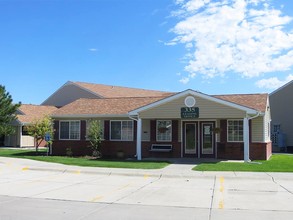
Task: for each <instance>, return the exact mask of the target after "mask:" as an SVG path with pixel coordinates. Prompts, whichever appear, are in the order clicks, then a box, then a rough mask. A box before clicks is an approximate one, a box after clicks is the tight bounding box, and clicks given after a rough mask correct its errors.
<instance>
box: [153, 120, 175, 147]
mask: <svg viewBox="0 0 293 220" xmlns="http://www.w3.org/2000/svg"><path fill="white" fill-rule="evenodd" d="M164 121H166V122H170V124H171V127H170V128H169V129H170V136H169V138H168V139H165V140H162V139H159V138H158V137H159V130H158V124H159V122H164ZM156 140H157V141H158V142H172V120H156Z"/></svg>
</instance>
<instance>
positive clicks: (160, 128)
mask: <svg viewBox="0 0 293 220" xmlns="http://www.w3.org/2000/svg"><path fill="white" fill-rule="evenodd" d="M156 130H157V141H172V121H171V120H157V129H156Z"/></svg>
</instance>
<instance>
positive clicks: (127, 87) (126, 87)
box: [69, 81, 170, 93]
mask: <svg viewBox="0 0 293 220" xmlns="http://www.w3.org/2000/svg"><path fill="white" fill-rule="evenodd" d="M69 82H71V83H84V84H90V85H101V86H107V87H113V88H114V87H118V88H125V89H136V90H144V91H154V92H166V93H169V92H170V91H162V90H154V89H143V88H134V87H129V86H116V85H108V84H102V83H90V82H81V81H69Z"/></svg>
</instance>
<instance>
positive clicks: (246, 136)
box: [243, 111, 260, 163]
mask: <svg viewBox="0 0 293 220" xmlns="http://www.w3.org/2000/svg"><path fill="white" fill-rule="evenodd" d="M259 115H260V112H259V111H258V112H257V114H256V115H254V116H252V117H246V118H244V120H243V126H244V130H245V132H244V162H246V163H249V162H251V160H250V158H249V145H250V140H249V120H252V119H254V118H257V117H258V116H259Z"/></svg>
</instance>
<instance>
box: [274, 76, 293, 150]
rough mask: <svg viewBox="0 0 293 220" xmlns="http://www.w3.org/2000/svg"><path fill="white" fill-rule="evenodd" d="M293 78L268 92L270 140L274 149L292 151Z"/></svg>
mask: <svg viewBox="0 0 293 220" xmlns="http://www.w3.org/2000/svg"><path fill="white" fill-rule="evenodd" d="M292 99H293V80H292V81H290V82H289V83H287V84H285V85H284V86H282V87H280V88H279V89H277V90H275V91H274V92H272V93H271V94H270V105H271V114H272V127H271V131H272V142H273V149H274V150H275V151H285V149H286V147H287V149H288V151H289V152H293V117H292V114H293V101H292Z"/></svg>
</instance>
